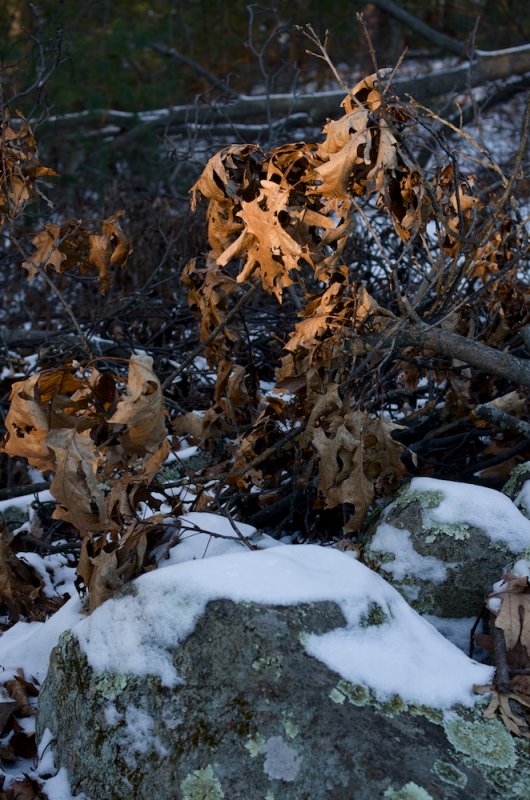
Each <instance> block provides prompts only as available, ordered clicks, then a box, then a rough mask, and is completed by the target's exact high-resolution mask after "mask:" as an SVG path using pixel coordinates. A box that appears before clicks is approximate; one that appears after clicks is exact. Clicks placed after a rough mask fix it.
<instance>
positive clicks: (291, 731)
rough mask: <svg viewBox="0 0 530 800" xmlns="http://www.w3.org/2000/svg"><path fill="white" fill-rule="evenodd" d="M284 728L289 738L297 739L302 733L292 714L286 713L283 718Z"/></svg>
mask: <svg viewBox="0 0 530 800" xmlns="http://www.w3.org/2000/svg"><path fill="white" fill-rule="evenodd" d="M283 729H284V731H285V733H286V735H287V736H288V737H289V739H296V737H297V736H298V734H299V733H300V729H299V727H298V725H297V724H296V722H294V721H293V719H292V718H291V716H290V714H288V715H286V716H285V717H284V719H283Z"/></svg>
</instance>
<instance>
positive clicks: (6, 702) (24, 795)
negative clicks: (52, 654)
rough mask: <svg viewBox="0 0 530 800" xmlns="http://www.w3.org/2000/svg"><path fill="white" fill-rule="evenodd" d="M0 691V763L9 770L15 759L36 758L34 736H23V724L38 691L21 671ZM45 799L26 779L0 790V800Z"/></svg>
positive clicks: (31, 713) (31, 734)
mask: <svg viewBox="0 0 530 800" xmlns="http://www.w3.org/2000/svg"><path fill="white" fill-rule="evenodd" d="M2 687H3V690H4V696H3V698H2V699H1V700H0V738H1V739H2V742H1V743H0V762H1V763H2V765H3V766H9V765H12V764H15V762H16V761H18V760H19V759H25V760H30V761H33V760H34V759H35V758H36V756H37V746H36V742H35V734H34V733H27V732H26V729H25V726H24V724H23V720H25V719H27V718H28V717H32V716H34V714H35V698H36V697H37V696H38V694H39V689H38V687H37V686H36V684H35V682H34V681H32V680H28V679H27V678H26V677H25V676H24V673H23V672H22V670H17V674H16V675H15V677H13V678H11V679H10V680H8V681H6V682H5V683H3V684H2ZM32 701H33V702H32ZM45 797H46V795H44V794H42V792H41V785H40V783H39V782H38V781H36V780H34V779H33V778H30V777H29V776H28V775H26V776H24V777H23V778H19V779H17V780H15V781H13V782H12V783H11V785H10V787H9V789H8V790H7V791H4V790H3V789H2V788H0V800H40V798H42V800H44V798H45Z"/></svg>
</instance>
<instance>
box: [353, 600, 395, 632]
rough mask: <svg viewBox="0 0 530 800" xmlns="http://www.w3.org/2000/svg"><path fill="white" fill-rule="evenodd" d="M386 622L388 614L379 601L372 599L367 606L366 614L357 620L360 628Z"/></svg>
mask: <svg viewBox="0 0 530 800" xmlns="http://www.w3.org/2000/svg"><path fill="white" fill-rule="evenodd" d="M387 622H388V614H387V613H386V612H385V611H384V609H383V608H382V606H380V605H379V603H376V602H374V601H372V602H371V603H370V605H369V606H368V610H367V611H366V614H363V616H362V617H361V619H360V620H359V626H360V627H361V628H370V627H371V626H372V625H384V624H385V623H387Z"/></svg>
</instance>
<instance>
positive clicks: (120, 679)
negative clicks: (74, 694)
mask: <svg viewBox="0 0 530 800" xmlns="http://www.w3.org/2000/svg"><path fill="white" fill-rule="evenodd" d="M94 677H95V689H96V692H97V693H98V694H100V695H101V697H104V698H105V700H114V699H115V698H116V697H117V696H118V695H119V694H121V693H122V692H123V691H124V690H125V688H126V687H127V683H128V681H129V676H127V675H122V674H116V673H113V672H102V673H101V674H99V675H95V676H94Z"/></svg>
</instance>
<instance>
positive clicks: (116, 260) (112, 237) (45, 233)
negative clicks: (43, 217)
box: [22, 211, 132, 294]
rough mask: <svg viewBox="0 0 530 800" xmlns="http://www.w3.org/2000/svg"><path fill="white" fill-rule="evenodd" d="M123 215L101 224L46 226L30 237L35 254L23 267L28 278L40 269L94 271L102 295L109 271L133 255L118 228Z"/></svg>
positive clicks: (78, 222) (100, 222)
mask: <svg viewBox="0 0 530 800" xmlns="http://www.w3.org/2000/svg"><path fill="white" fill-rule="evenodd" d="M122 214H123V212H121V211H118V212H116V213H115V214H113V215H112V216H110V217H108V218H107V219H104V220H101V221H100V220H97V221H90V220H68V221H66V222H64V223H63V224H62V225H60V226H59V225H52V224H50V225H46V226H45V227H44V229H43V230H42V231H39V232H38V233H37V234H36V235H35V236H34V237H33V240H32V244H33V246H34V248H35V252H34V253H33V254H32V256H31V257H30V258H29V259H28V260H26V261H24V262H23V264H22V266H23V267H24V269H26V270H27V271H28V278H30V279H31V278H33V277H34V276H35V275H37V274H38V272H39V270H41V269H48V268H52V269H54V270H55V271H56V272H58V273H62V272H66V271H68V270H70V269H73V268H78V269H79V270H80V272H81V273H82V274H85V273H87V272H89V271H90V270H91V268H95V269H96V270H97V273H98V284H99V289H100V291H101V293H102V294H105V292H106V291H107V289H108V287H109V285H110V281H111V273H110V267H123V266H125V263H126V261H127V259H128V257H129V255H130V253H131V252H132V251H131V247H130V246H129V244H128V242H127V240H126V238H125V236H124V234H123V232H122V230H121V228H120V227H119V224H118V220H119V218H120V217H121V216H122ZM94 229H95V230H94Z"/></svg>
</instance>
